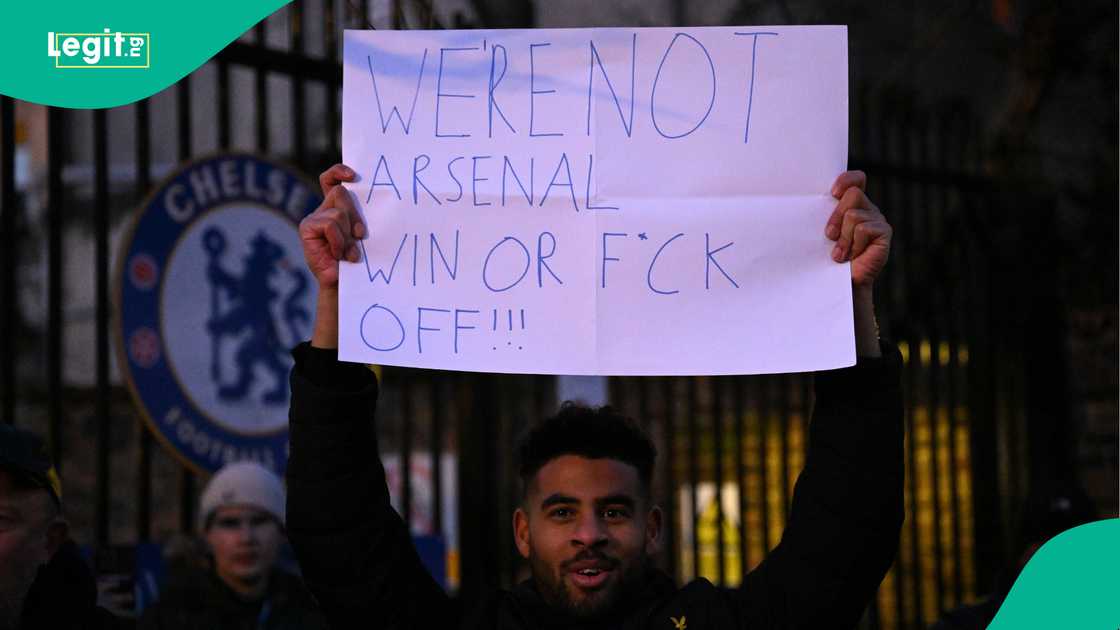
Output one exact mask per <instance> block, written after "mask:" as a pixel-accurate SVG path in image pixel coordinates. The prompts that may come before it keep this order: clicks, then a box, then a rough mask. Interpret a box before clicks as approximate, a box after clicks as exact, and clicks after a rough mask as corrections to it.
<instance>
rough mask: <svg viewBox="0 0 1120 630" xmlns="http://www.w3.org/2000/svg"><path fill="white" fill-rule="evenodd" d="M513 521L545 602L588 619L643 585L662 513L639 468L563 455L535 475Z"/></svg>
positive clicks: (611, 460)
mask: <svg viewBox="0 0 1120 630" xmlns="http://www.w3.org/2000/svg"><path fill="white" fill-rule="evenodd" d="M513 524H514V534H515V537H516V542H517V548H518V551H520V552H521V555H522V556H524V557H525V558H526V559H528V560H529V564H530V566H531V568H532V572H533V578H534V580H536V582H537V585H538V587H539V588H540V591H541V594H542V596H543V597H544V598H545V600H546V601H547V602H548V603H549V604H551V605H553V606H556V607H558V608H562V609H565V610H567V611H568V612H570V613H573V614H576V615H579V616H583V617H587V616H595V615H599V614H602V613H604V612H607V611H609V610H610V609H611V608H612V607H613V606H614V604H615V603H616V602H618V600H619V598H620V597H621V596H622V595H623V594H625V593H627V592H628V591H630V590H632V589H633V588H634V587H635V586H636V585H637V583H638V582H639V581H640V578H641V575H642V572H643V570H644V568H645V565H646V562H647V559H648V556H649V554H651V553H653V552H654V551H655V550H656V548H657V541H658V536H659V534H660V530H661V511H660V510H659V509H658V508H655V507H652V506H651V505H650V504H649V500H648V498H647V496H646V492H644V491H643V488H642V484H641V481H640V479H639V476H638V471H637V469H635V468H634V467H633V466H631V465H629V464H626V463H623V462H620V461H618V460H614V459H588V458H586V457H582V456H579V455H562V456H560V457H557V458H555V459H552V460H550V461H549V462H548V463H546V464H545V465H544V466H542V467H541V469H540V471H538V472H537V475H536V476H535V477H534V478H533V480H532V482H531V483H530V485H529V489H528V492H527V493H526V498H525V504H524V506H523V507H521V508H518V510H517V511H516V512H515V513H514V523H513Z"/></svg>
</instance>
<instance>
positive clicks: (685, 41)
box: [339, 26, 855, 375]
mask: <svg viewBox="0 0 1120 630" xmlns="http://www.w3.org/2000/svg"><path fill="white" fill-rule="evenodd" d="M847 79H848V69H847V32H846V29H845V28H844V27H833V26H823V27H741V28H686V29H674V28H654V29H613V28H612V29H556V30H509V31H396V32H393V31H347V32H346V35H345V54H344V78H343V85H344V89H343V130H342V140H343V143H342V153H343V161H344V162H345V163H346V164H348V165H349V166H351V167H352V168H354V169H355V170H356V171H357V172H358V173H359V180H358V181H356V182H355V183H352V184H348V185H347V187H348V189H349V190H350V192H351V194H352V195H353V197H354V199H355V200H356V202H357V205H358V207H359V209H360V212H361V213H362V215H363V217H364V219H365V221H366V225H367V226H368V228H369V231H370V234H371V235H370V237H369V238H368V239H366V240H365V241H363V242H362V256H363V258H362V261H361V262H359V263H356V264H349V263H344V264H343V268H342V272H341V280H340V283H341V287H340V295H341V297H340V314H339V327H340V330H339V337H340V351H339V355H340V356H341V357H342V358H343V359H344V360H348V361H362V362H368V363H379V364H385V365H399V366H411V367H425V368H439V369H452V370H469V371H486V372H510V373H542V374H616V375H623V374H645V375H653V374H661V375H687V374H753V373H763V372H790V371H804V370H820V369H829V368H836V367H841V366H846V365H851V364H853V363H854V362H855V343H854V335H853V323H852V296H851V280H850V275H849V274H850V271H849V266H848V265H847V264H837V263H835V262H833V261H832V259H831V257H830V252H831V248H832V242H831V241H829V240H828V239H826V238H825V235H824V227H825V223H826V221H827V219H828V216H829V214H830V213H831V211H832V209H833V208H834V207H835V203H836V202H835V200H834V199H832V198H831V197H830V196H829V194H828V192H829V188H830V187H831V185H832V182H833V181H834V180H835V178H836V176H837V175H839V174H840V173H841V172H842V171H844V170H845V168H846V162H847V148H848V124H847V123H848V92H847Z"/></svg>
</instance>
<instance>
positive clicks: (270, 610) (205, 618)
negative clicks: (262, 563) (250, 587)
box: [140, 570, 327, 630]
mask: <svg viewBox="0 0 1120 630" xmlns="http://www.w3.org/2000/svg"><path fill="white" fill-rule="evenodd" d="M177 577H178V579H175V580H173V581H170V580H169V583H168V584H167V586H166V587H165V588H164V592H163V593H161V594H160V598H159V601H158V602H156V603H155V604H153V605H152V606H150V607H149V608H148V609H147V610H145V611H144V615H143V616H142V617H141V618H140V630H303V629H304V628H306V629H307V630H319V629H325V628H326V627H327V622H326V619H325V618H324V617H323V615H322V613H320V612H319V610H318V607H317V606H316V605H315V602H314V600H313V599H312V598H311V594H310V593H308V592H307V589H306V588H305V587H304V586H303V583H302V582H301V581H300V579H299V578H298V577H296V576H294V575H290V574H288V573H284V572H283V571H273V572H272V575H271V576H270V577H269V583H268V592H267V593H266V594H265V597H264V598H263V599H261V600H259V601H247V600H245V599H243V598H241V597H239V596H238V595H237V593H235V592H234V591H233V590H232V589H230V588H229V587H228V586H226V585H225V583H223V582H222V581H221V580H220V579H219V578H218V577H217V576H216V575H214V573H213V572H212V571H201V570H199V571H190V572H189V574H187V575H180V576H177Z"/></svg>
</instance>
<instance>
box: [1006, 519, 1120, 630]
mask: <svg viewBox="0 0 1120 630" xmlns="http://www.w3.org/2000/svg"><path fill="white" fill-rule="evenodd" d="M988 628H989V630H1019V629H1021V628H1063V629H1070V630H1081V629H1085V630H1116V629H1117V628H1120V519H1115V518H1113V519H1108V520H1103V521H1097V522H1095V523H1089V524H1087V525H1082V526H1080V527H1075V528H1073V529H1071V530H1069V531H1065V532H1062V533H1061V534H1059V535H1057V536H1055V537H1054V538H1052V539H1051V540H1050V541H1049V542H1047V543H1046V544H1045V545H1043V546H1042V547H1041V548H1040V549H1039V550H1038V551H1037V552H1035V554H1034V556H1033V557H1031V559H1030V562H1028V563H1027V566H1026V567H1024V568H1023V572H1022V573H1020V574H1019V579H1018V580H1016V581H1015V584H1014V585H1013V586H1012V587H1011V592H1010V593H1008V595H1007V599H1006V600H1005V601H1004V603H1003V606H1002V607H1000V609H999V612H998V613H996V617H995V619H993V620H992V624H991V625H990V626H988Z"/></svg>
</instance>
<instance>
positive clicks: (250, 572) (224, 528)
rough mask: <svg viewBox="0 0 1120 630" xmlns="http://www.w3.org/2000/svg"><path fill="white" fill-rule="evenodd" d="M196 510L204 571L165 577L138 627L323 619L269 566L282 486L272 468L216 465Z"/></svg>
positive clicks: (299, 624) (217, 628)
mask: <svg viewBox="0 0 1120 630" xmlns="http://www.w3.org/2000/svg"><path fill="white" fill-rule="evenodd" d="M198 517H199V529H200V530H201V531H202V534H203V539H204V540H205V542H206V545H207V547H208V551H209V556H210V557H209V560H210V562H209V570H207V571H206V572H205V574H204V575H195V574H191V575H181V576H178V579H170V580H169V581H168V586H167V588H166V589H165V593H163V594H162V595H161V597H160V601H159V602H157V603H156V604H155V605H154V606H153V607H151V608H149V609H148V610H146V611H145V613H144V616H143V617H142V618H141V621H140V628H141V629H151V628H159V629H161V630H168V629H177V628H208V629H212V630H223V629H226V628H228V629H231V630H232V629H240V628H262V629H264V628H267V629H287V628H322V627H325V626H326V623H325V620H324V619H323V618H322V617H321V616H320V615H319V613H318V611H317V610H316V606H315V604H314V601H313V600H312V598H311V596H310V595H309V594H308V592H307V590H306V589H305V588H304V586H303V583H302V581H301V580H300V579H299V578H298V577H296V576H294V575H291V574H288V573H285V572H283V571H281V570H280V569H279V568H278V567H277V566H276V563H277V558H278V556H279V554H280V549H281V547H282V546H283V544H284V541H285V537H284V487H283V484H282V483H281V481H280V478H279V477H277V476H276V475H275V474H274V473H273V472H272V471H270V470H268V469H267V468H265V467H263V466H261V465H260V464H257V463H255V462H237V463H233V464H229V465H227V466H226V467H224V468H222V469H221V470H220V471H218V473H217V474H215V475H214V477H213V478H211V479H210V483H209V484H207V486H206V489H205V490H203V492H202V496H201V498H200V500H199V510H198Z"/></svg>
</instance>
